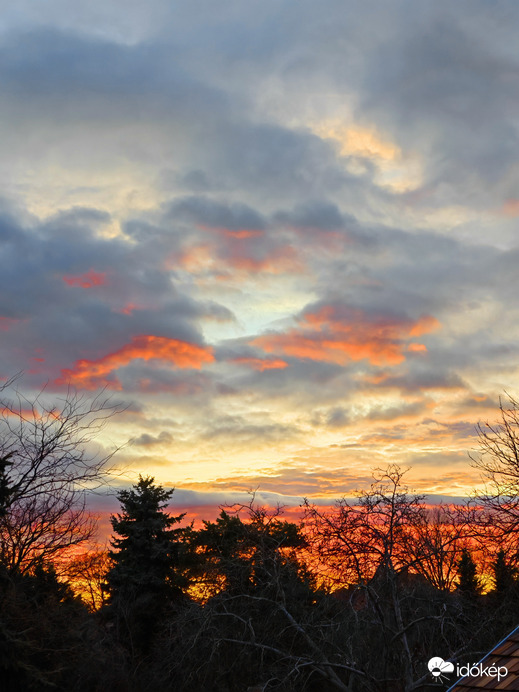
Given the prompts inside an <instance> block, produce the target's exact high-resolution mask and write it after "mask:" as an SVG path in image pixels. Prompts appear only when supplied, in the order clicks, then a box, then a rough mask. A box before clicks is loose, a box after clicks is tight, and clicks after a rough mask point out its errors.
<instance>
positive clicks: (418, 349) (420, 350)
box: [407, 344, 427, 353]
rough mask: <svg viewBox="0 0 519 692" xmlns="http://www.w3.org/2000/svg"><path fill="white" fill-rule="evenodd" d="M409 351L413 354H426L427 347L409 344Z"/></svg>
mask: <svg viewBox="0 0 519 692" xmlns="http://www.w3.org/2000/svg"><path fill="white" fill-rule="evenodd" d="M407 350H408V351H411V352H413V353H424V352H425V351H427V346H426V345H425V344H409V346H408V347H407Z"/></svg>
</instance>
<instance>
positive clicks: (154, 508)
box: [107, 476, 184, 653]
mask: <svg viewBox="0 0 519 692" xmlns="http://www.w3.org/2000/svg"><path fill="white" fill-rule="evenodd" d="M172 494H173V490H165V489H164V488H163V487H161V486H160V485H155V482H154V478H151V477H147V478H143V477H142V476H139V481H138V483H137V484H136V485H134V486H133V488H132V489H131V490H123V491H121V492H120V493H119V494H118V496H117V498H118V500H119V502H120V503H121V508H122V513H121V514H117V515H116V516H112V517H111V523H112V528H113V530H114V532H115V533H116V534H117V536H119V538H113V539H112V542H111V545H112V547H113V550H112V551H110V553H109V555H110V558H111V559H112V561H113V566H112V568H111V569H110V570H109V572H108V574H107V589H108V592H109V595H110V606H111V611H112V613H113V615H114V616H115V618H116V623H117V625H118V632H119V635H120V637H121V639H122V640H123V641H125V642H126V644H127V645H129V646H130V647H131V649H132V650H133V651H136V652H139V651H140V652H141V653H146V652H147V651H148V650H149V648H150V646H151V644H152V638H153V635H154V634H155V633H156V632H157V626H158V625H159V623H160V621H161V619H162V615H163V614H164V612H165V606H166V605H167V604H168V603H170V602H171V601H173V600H174V599H176V598H178V597H179V596H180V595H181V593H182V591H181V587H182V586H183V583H182V580H181V578H180V577H179V575H178V572H177V571H176V567H177V566H178V540H177V539H178V536H179V533H180V532H181V531H182V529H178V528H177V529H172V528H171V527H172V526H174V525H175V524H177V523H178V522H180V521H181V519H182V518H183V516H184V515H183V514H181V515H179V516H170V515H169V514H168V513H167V512H165V511H164V507H165V505H166V504H167V502H168V500H169V499H170V497H171V495H172Z"/></svg>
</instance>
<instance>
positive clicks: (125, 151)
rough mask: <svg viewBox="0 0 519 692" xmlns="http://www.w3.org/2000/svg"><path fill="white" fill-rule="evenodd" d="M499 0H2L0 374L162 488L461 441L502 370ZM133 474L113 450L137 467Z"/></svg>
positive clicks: (513, 259) (513, 140) (515, 374)
mask: <svg viewBox="0 0 519 692" xmlns="http://www.w3.org/2000/svg"><path fill="white" fill-rule="evenodd" d="M518 31H519V4H518V3H517V2H515V1H513V0H510V1H506V2H505V1H503V0H497V1H496V2H492V3H489V2H481V1H480V0H471V1H470V2H466V1H464V0H460V1H459V2H456V3H452V2H446V1H445V0H424V1H423V2H420V3H417V2H414V0H404V1H402V0H392V1H391V2H390V3H388V2H385V1H384V0H372V1H370V2H365V1H356V0H346V1H344V0H342V1H340V2H339V1H335V0H324V1H323V2H321V3H316V2H315V1H309V0H299V2H297V3H294V2H288V1H287V0H276V1H275V2H274V1H273V0H261V1H259V0H258V1H257V0H249V1H248V2H238V1H233V0H222V1H221V2H219V3H217V4H215V3H214V2H213V1H210V0H193V1H192V2H189V3H186V2H178V1H175V0H173V1H172V0H149V1H148V2H147V3H145V4H143V3H142V2H135V1H133V0H124V1H123V0H102V1H101V0H90V1H89V2H88V3H70V2H67V1H65V0H46V2H41V1H40V0H18V2H17V3H10V2H7V3H6V2H0V84H1V89H0V138H1V141H2V157H1V160H0V268H1V286H2V288H1V290H0V377H2V378H4V380H5V379H8V378H9V377H11V376H12V375H13V374H15V373H18V372H23V377H22V380H21V384H20V382H19V384H20V386H21V387H22V388H23V390H24V391H25V392H37V391H39V390H40V389H41V387H43V386H44V387H45V388H46V389H45V391H46V394H47V395H49V396H55V397H59V396H63V393H64V392H66V391H67V388H68V387H69V386H72V387H74V388H76V389H77V390H78V391H79V392H83V393H90V394H92V395H95V393H96V392H97V391H98V390H99V389H100V388H102V387H105V388H107V391H108V392H109V393H111V394H112V395H113V400H114V401H115V402H118V403H121V405H123V406H124V407H125V411H124V412H123V413H121V414H119V416H117V417H116V418H115V419H113V420H112V421H110V424H109V426H108V427H107V428H106V430H105V432H104V436H103V437H102V438H101V439H100V441H99V444H101V445H103V446H104V447H105V448H106V449H108V448H109V447H110V445H112V444H116V445H123V447H122V449H121V451H120V452H119V454H118V461H119V463H120V464H121V465H122V466H124V468H126V469H127V470H128V474H129V475H128V477H135V476H136V475H137V474H138V473H143V474H151V475H153V476H154V477H155V478H156V479H157V481H158V482H160V483H164V484H166V485H168V486H169V485H171V486H175V487H176V488H177V490H176V493H175V497H176V498H177V501H178V503H179V505H182V504H184V505H185V506H193V507H195V506H197V507H200V506H202V507H203V506H210V505H215V504H218V503H219V502H222V501H225V499H226V498H229V497H238V496H240V497H242V496H243V495H237V493H245V492H246V491H248V490H257V492H258V493H259V496H260V498H264V499H266V500H268V501H272V502H275V501H279V502H282V503H288V504H291V503H292V504H294V503H297V502H299V500H300V498H301V497H303V496H306V497H311V498H321V499H323V501H325V500H330V499H331V498H335V497H340V496H342V495H348V494H350V493H352V492H353V491H354V490H355V489H356V488H366V487H367V486H368V485H369V483H370V482H371V479H372V469H373V468H376V467H385V466H386V465H387V464H388V463H398V464H400V465H402V466H403V467H404V468H407V467H409V468H410V471H409V473H408V476H407V478H408V483H409V484H410V486H411V487H412V488H413V489H415V490H417V491H418V492H424V493H428V494H432V495H440V496H460V495H464V494H466V493H468V492H470V490H471V488H473V487H474V485H475V484H477V483H478V479H479V476H478V472H477V470H475V469H474V468H472V467H471V465H470V459H469V457H468V454H467V453H468V452H469V451H470V450H473V449H475V448H477V438H476V435H475V425H476V423H477V422H478V421H479V420H483V421H484V420H493V419H495V418H496V415H497V408H498V404H499V396H500V395H502V394H503V392H504V391H507V392H510V393H511V394H514V393H515V394H516V393H517V392H519V367H518V366H519V362H518V352H519V304H518V301H517V295H518V291H519V272H518V271H517V266H518V262H519V48H518V45H517V35H518ZM132 474H133V475H132Z"/></svg>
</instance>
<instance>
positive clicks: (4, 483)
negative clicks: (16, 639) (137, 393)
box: [0, 387, 119, 573]
mask: <svg viewBox="0 0 519 692" xmlns="http://www.w3.org/2000/svg"><path fill="white" fill-rule="evenodd" d="M2 389H3V390H5V387H4V388H0V390H2ZM57 403H58V405H54V404H49V403H48V402H47V401H45V400H44V393H40V395H38V396H37V397H36V398H34V399H28V398H26V397H24V396H22V395H21V394H17V396H16V397H15V399H14V400H10V399H8V398H7V397H6V396H5V395H3V396H2V398H1V399H0V563H2V564H3V565H4V566H5V567H6V568H7V569H8V570H9V571H10V572H15V571H16V572H20V573H24V572H31V570H32V569H33V567H34V566H35V565H36V564H37V563H38V562H39V561H40V560H42V559H43V560H45V561H47V560H49V559H55V558H56V557H58V556H60V555H63V554H65V553H66V552H67V551H68V550H69V549H70V548H71V547H73V546H76V545H79V544H80V543H82V542H84V541H85V540H87V539H88V538H90V537H91V536H92V535H93V533H94V532H95V530H96V525H95V520H94V518H93V517H92V516H91V514H90V513H89V512H88V509H87V503H86V495H87V492H88V491H89V490H91V489H92V488H95V487H98V486H100V485H102V484H103V483H105V479H106V474H107V471H108V469H107V465H108V461H109V460H110V458H111V456H112V454H108V455H106V456H104V455H98V456H96V455H95V454H90V453H89V452H88V451H87V450H86V445H87V443H89V442H91V441H92V440H93V438H94V437H95V436H96V434H97V433H98V432H99V431H100V429H101V428H102V427H103V425H104V424H105V423H106V421H107V419H109V418H110V417H111V416H113V415H114V414H115V413H117V411H118V410H119V409H118V407H116V406H115V407H114V406H112V405H110V401H109V399H107V398H104V397H103V395H102V394H101V395H100V396H97V397H95V398H93V399H89V398H88V397H84V396H82V395H78V394H73V393H70V392H69V393H68V394H67V395H66V397H64V398H63V399H62V400H60V401H58V402H57Z"/></svg>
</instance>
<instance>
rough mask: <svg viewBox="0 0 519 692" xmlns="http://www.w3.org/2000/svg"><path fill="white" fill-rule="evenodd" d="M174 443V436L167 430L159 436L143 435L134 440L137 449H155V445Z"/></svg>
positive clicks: (133, 443)
mask: <svg viewBox="0 0 519 692" xmlns="http://www.w3.org/2000/svg"><path fill="white" fill-rule="evenodd" d="M172 441H173V436H172V435H171V433H169V432H167V430H163V431H162V432H160V433H159V434H158V435H156V436H153V435H150V434H149V433H142V434H141V435H139V437H135V438H134V439H133V440H132V445H136V446H137V447H153V446H155V445H162V444H168V443H169V442H172Z"/></svg>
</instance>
